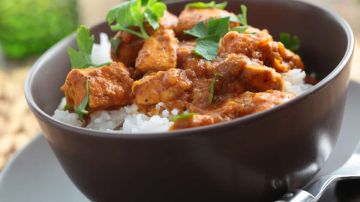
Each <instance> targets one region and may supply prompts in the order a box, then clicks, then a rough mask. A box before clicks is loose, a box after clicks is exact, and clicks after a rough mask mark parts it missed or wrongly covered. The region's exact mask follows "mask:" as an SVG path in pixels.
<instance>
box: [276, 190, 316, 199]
mask: <svg viewBox="0 0 360 202" xmlns="http://www.w3.org/2000/svg"><path fill="white" fill-rule="evenodd" d="M314 199H315V197H314V196H313V195H312V194H310V193H309V192H307V191H305V190H301V189H298V190H296V191H295V192H294V193H292V192H288V193H286V194H284V195H283V197H282V198H281V199H280V200H277V201H275V202H312V201H313V200H314Z"/></svg>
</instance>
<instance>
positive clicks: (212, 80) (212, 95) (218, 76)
mask: <svg viewBox="0 0 360 202" xmlns="http://www.w3.org/2000/svg"><path fill="white" fill-rule="evenodd" d="M222 76H223V75H222V74H220V73H216V74H215V76H214V78H212V79H211V82H210V86H209V93H210V95H209V103H210V104H211V103H212V101H213V99H214V93H215V83H216V81H217V80H218V79H219V78H220V77H222Z"/></svg>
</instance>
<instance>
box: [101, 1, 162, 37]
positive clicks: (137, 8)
mask: <svg viewBox="0 0 360 202" xmlns="http://www.w3.org/2000/svg"><path fill="white" fill-rule="evenodd" d="M165 10H166V5H165V4H164V3H162V2H158V1H157V0H149V1H147V3H146V5H145V6H144V8H143V6H142V1H141V0H131V1H126V2H124V3H121V4H120V5H118V6H116V7H114V8H112V9H111V10H110V11H109V12H108V14H107V16H106V20H107V22H108V24H109V25H111V24H113V23H114V22H115V24H114V25H112V26H111V29H112V30H113V31H125V32H128V33H130V34H133V35H135V36H138V37H140V38H143V39H147V38H149V35H148V33H147V32H146V30H145V27H144V21H145V20H146V21H147V22H149V24H150V26H151V27H152V28H153V29H158V28H159V23H158V21H159V20H160V18H161V17H162V16H163V15H164V12H165ZM133 28H138V29H139V31H136V30H134V29H133Z"/></svg>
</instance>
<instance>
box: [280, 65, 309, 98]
mask: <svg viewBox="0 0 360 202" xmlns="http://www.w3.org/2000/svg"><path fill="white" fill-rule="evenodd" d="M305 77H306V73H305V72H304V71H302V70H301V69H292V70H290V71H288V72H286V73H283V74H282V78H283V79H284V81H285V91H286V92H289V93H294V94H295V95H296V96H298V95H300V94H302V93H304V92H305V91H307V90H308V89H309V88H311V87H312V85H310V84H306V83H305V82H304V79H305Z"/></svg>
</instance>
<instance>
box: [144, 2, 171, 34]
mask: <svg viewBox="0 0 360 202" xmlns="http://www.w3.org/2000/svg"><path fill="white" fill-rule="evenodd" d="M165 10H166V5H165V4H164V3H162V2H157V0H149V1H148V2H147V4H146V7H145V12H144V16H145V19H146V20H147V21H148V22H149V24H150V26H151V27H152V28H153V29H158V28H159V23H158V21H159V20H160V18H161V17H162V16H163V15H164V12H165Z"/></svg>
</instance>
